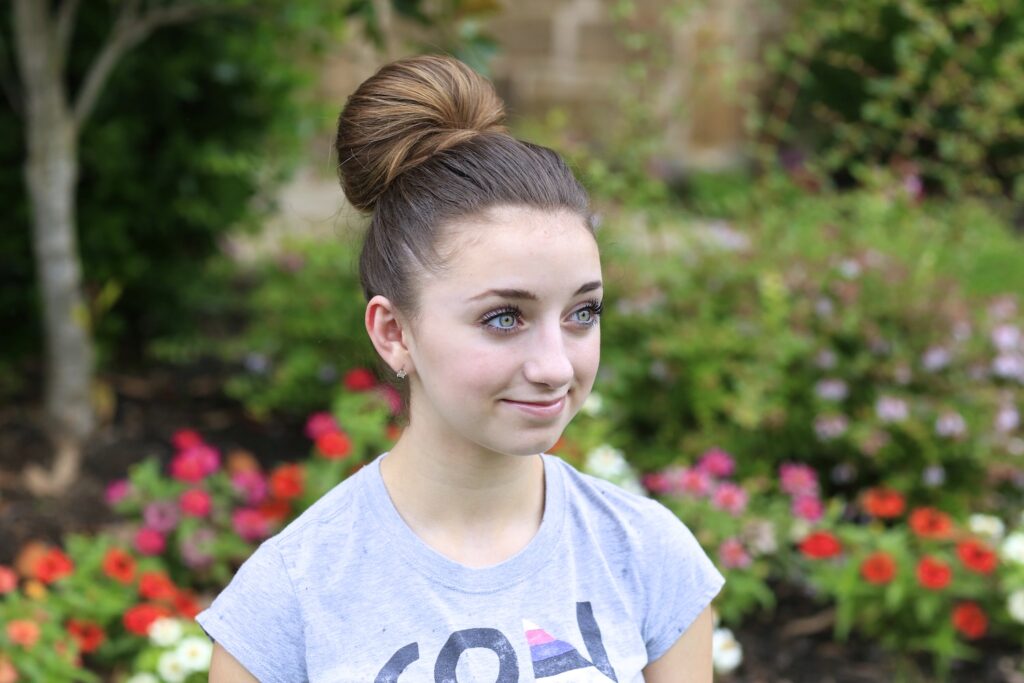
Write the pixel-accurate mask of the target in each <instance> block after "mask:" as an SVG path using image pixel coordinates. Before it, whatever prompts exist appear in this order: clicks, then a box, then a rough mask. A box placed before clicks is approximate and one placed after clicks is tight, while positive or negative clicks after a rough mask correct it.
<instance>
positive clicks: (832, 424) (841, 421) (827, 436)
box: [814, 414, 850, 441]
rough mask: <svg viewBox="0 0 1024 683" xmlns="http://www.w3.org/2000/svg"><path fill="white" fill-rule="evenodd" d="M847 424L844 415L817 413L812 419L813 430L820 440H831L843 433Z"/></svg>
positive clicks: (847, 421)
mask: <svg viewBox="0 0 1024 683" xmlns="http://www.w3.org/2000/svg"><path fill="white" fill-rule="evenodd" d="M849 424H850V422H849V420H847V419H846V416H845V415H840V414H834V415H819V416H818V417H816V418H815V419H814V432H815V434H817V435H818V438H819V439H820V440H822V441H831V440H832V439H838V438H839V437H840V436H842V435H843V434H845V433H846V429H847V427H848V426H849Z"/></svg>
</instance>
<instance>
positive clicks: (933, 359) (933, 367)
mask: <svg viewBox="0 0 1024 683" xmlns="http://www.w3.org/2000/svg"><path fill="white" fill-rule="evenodd" d="M950 359H951V356H950V353H949V351H948V350H947V349H945V348H943V347H941V346H932V347H930V348H929V349H928V350H927V351H925V352H924V355H923V356H922V357H921V365H923V366H924V369H925V370H928V371H929V372H937V371H938V370H942V369H943V368H945V367H948V366H949V361H950Z"/></svg>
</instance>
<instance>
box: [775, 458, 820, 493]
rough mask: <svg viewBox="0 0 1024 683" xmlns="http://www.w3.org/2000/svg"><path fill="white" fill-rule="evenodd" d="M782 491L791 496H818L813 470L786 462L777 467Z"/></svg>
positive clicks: (815, 473)
mask: <svg viewBox="0 0 1024 683" xmlns="http://www.w3.org/2000/svg"><path fill="white" fill-rule="evenodd" d="M779 479H780V480H781V481H782V490H783V491H785V492H786V493H788V494H789V495H791V496H799V495H807V496H816V495H818V474H817V472H815V471H814V469H813V468H811V467H808V466H807V465H801V464H799V463H792V462H787V463H783V464H782V465H781V466H780V467H779Z"/></svg>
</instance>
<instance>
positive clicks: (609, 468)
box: [583, 444, 629, 481]
mask: <svg viewBox="0 0 1024 683" xmlns="http://www.w3.org/2000/svg"><path fill="white" fill-rule="evenodd" d="M583 469H584V470H586V472H587V473H588V474H592V475H594V476H595V477H601V478H602V479H608V480H612V481H614V480H616V479H618V478H619V477H622V476H626V475H628V474H629V464H628V463H627V462H626V458H625V457H624V456H623V454H622V451H620V450H619V449H617V448H612V447H611V446H609V445H608V444H601V445H600V446H598V447H597V448H595V449H594V450H592V451H590V452H589V453H587V459H586V461H585V462H584V464H583Z"/></svg>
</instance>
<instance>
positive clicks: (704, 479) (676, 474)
mask: <svg viewBox="0 0 1024 683" xmlns="http://www.w3.org/2000/svg"><path fill="white" fill-rule="evenodd" d="M665 474H666V475H667V476H668V477H669V481H670V482H671V483H670V486H671V488H672V492H673V493H688V494H690V495H693V496H697V497H700V496H706V495H707V494H708V493H709V492H710V491H711V484H712V482H711V476H710V475H708V474H707V472H702V471H700V470H696V469H693V468H689V467H672V468H669V469H668V470H665Z"/></svg>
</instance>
